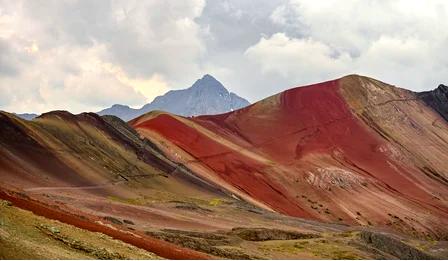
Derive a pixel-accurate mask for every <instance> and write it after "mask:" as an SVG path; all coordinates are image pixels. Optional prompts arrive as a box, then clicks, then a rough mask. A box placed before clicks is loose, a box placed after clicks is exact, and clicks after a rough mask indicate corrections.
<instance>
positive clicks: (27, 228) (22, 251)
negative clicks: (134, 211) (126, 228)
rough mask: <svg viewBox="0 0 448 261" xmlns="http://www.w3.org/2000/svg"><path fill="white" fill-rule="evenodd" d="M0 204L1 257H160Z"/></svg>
mask: <svg viewBox="0 0 448 261" xmlns="http://www.w3.org/2000/svg"><path fill="white" fill-rule="evenodd" d="M0 203H1V204H0V259H111V258H112V259H161V258H160V257H158V256H157V255H155V254H153V253H150V252H147V251H145V250H142V249H139V248H136V247H134V246H132V245H129V244H126V243H123V242H121V241H118V240H114V239H113V238H111V237H109V236H106V235H104V234H101V233H93V232H89V231H86V230H83V229H79V228H76V227H74V226H71V225H67V224H64V223H61V222H58V221H54V220H50V219H46V218H43V217H40V216H37V215H34V214H33V213H32V212H29V211H26V210H22V209H19V208H16V207H14V206H10V204H8V203H7V202H6V201H3V200H1V201H0Z"/></svg>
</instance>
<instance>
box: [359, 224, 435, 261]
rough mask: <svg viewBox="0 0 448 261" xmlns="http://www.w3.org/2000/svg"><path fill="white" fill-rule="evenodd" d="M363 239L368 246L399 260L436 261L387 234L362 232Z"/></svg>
mask: <svg viewBox="0 0 448 261" xmlns="http://www.w3.org/2000/svg"><path fill="white" fill-rule="evenodd" d="M361 239H362V240H363V241H364V242H366V243H367V244H370V245H372V246H373V247H375V248H377V249H379V250H381V251H383V252H386V253H388V254H391V255H393V256H395V257H397V258H398V259H408V260H414V259H420V260H421V259H435V258H434V257H433V256H430V255H428V254H426V253H424V252H422V251H420V250H418V249H417V248H415V247H412V246H410V245H408V244H406V243H403V242H402V241H400V240H399V239H398V238H395V237H393V236H391V235H389V234H386V233H378V232H371V231H362V232H361Z"/></svg>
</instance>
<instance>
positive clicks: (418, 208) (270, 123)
mask: <svg viewBox="0 0 448 261" xmlns="http://www.w3.org/2000/svg"><path fill="white" fill-rule="evenodd" d="M436 98H437V99H438V96H437V95H436ZM432 108H433V107H430V106H427V103H425V102H424V101H423V100H422V99H421V98H419V97H417V94H415V93H412V92H409V91H406V90H403V89H399V88H396V87H393V86H390V85H387V84H384V83H381V82H379V81H376V80H373V79H369V78H366V77H359V76H348V77H344V78H341V79H338V80H334V81H330V82H325V83H321V84H316V85H312V86H305V87H300V88H295V89H291V90H288V91H285V92H283V93H280V94H278V95H275V96H272V97H269V98H267V99H265V100H263V101H261V102H258V103H255V104H253V105H251V106H249V107H246V108H243V109H240V110H236V111H233V112H229V113H226V114H221V115H208V116H198V117H189V118H185V117H181V116H176V115H173V114H169V113H166V112H162V111H152V112H150V113H148V114H145V115H143V116H141V117H139V118H137V119H135V120H132V121H131V122H130V125H129V124H127V123H125V122H124V121H123V120H121V119H119V118H117V117H115V116H102V117H101V116H98V115H96V114H94V113H81V114H78V115H73V114H71V113H68V112H65V111H53V112H49V113H44V114H42V115H41V116H39V117H37V118H35V119H34V120H32V121H26V120H22V119H20V118H19V117H17V116H15V115H13V114H10V113H6V112H0V177H1V179H0V199H2V200H0V209H1V211H0V241H1V242H5V244H1V245H0V257H4V258H16V257H17V258H18V257H23V258H25V257H26V258H57V257H64V256H79V257H85V258H98V257H99V256H109V257H117V258H118V257H139V256H146V257H148V258H153V257H156V256H159V257H163V258H176V259H179V258H180V259H189V258H194V259H208V258H221V259H222V258H229V259H252V258H257V259H314V258H320V259H341V258H342V259H359V258H360V259H384V258H387V259H393V258H401V259H407V258H411V259H412V258H414V259H415V258H418V259H422V258H423V259H430V258H436V257H437V258H446V256H447V255H448V251H447V249H448V247H447V246H448V242H447V241H446V240H447V231H446V227H447V226H446V225H447V224H446V222H447V220H448V219H447V198H446V195H448V193H447V184H446V179H447V177H446V169H447V168H446V165H445V164H446V162H448V161H447V159H446V157H447V155H446V153H445V151H446V149H447V148H446V146H447V144H448V143H446V142H445V141H446V140H448V137H447V131H446V130H447V123H446V121H445V120H444V119H443V118H442V117H441V116H440V115H439V114H438V113H437V112H436V111H435V110H434V109H432ZM421 137H425V138H424V139H422V138H421ZM24 210H27V211H24ZM28 211H31V212H28ZM248 221H250V222H248ZM71 226H74V227H76V228H73V227H71ZM92 232H94V233H92ZM15 242H18V243H15ZM126 244H130V245H133V246H134V247H137V248H139V249H140V250H141V251H136V250H132V247H130V246H129V245H126ZM18 249H26V251H27V253H28V254H24V255H22V256H20V255H18V254H17V255H16V254H15V253H16V252H17V251H18Z"/></svg>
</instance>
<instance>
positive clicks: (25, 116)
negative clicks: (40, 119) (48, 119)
mask: <svg viewBox="0 0 448 261" xmlns="http://www.w3.org/2000/svg"><path fill="white" fill-rule="evenodd" d="M14 114H15V115H17V116H19V117H20V118H22V119H24V120H29V121H30V120H32V119H34V118H36V117H37V116H39V115H37V114H35V113H14Z"/></svg>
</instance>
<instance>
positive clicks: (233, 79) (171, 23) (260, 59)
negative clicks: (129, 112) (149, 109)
mask: <svg viewBox="0 0 448 261" xmlns="http://www.w3.org/2000/svg"><path fill="white" fill-rule="evenodd" d="M447 47H448V1H444V0H442V1H435V0H434V1H431V0H427V1H412V0H403V1H389V0H382V1H371V0H362V1H356V0H344V1H336V0H334V1H332V0H328V1H324V0H321V1H311V0H306V1H305V0H290V1H287V0H227V1H226V0H219V1H218V0H214V1H205V0H182V1H165V0H159V1H156V0H148V1H145V0H124V1H121V0H95V1H85V0H81V1H77V0H67V1H62V0H32V1H30V0H26V1H22V0H14V1H11V0H0V110H6V111H10V112H18V113H23V112H37V113H42V112H45V111H49V110H55V109H65V110H69V111H71V112H75V113H78V112H81V111H99V110H101V109H103V108H106V107H109V106H111V105H113V104H117V103H118V104H126V105H129V106H131V107H141V106H142V105H143V104H145V103H147V102H150V101H152V100H153V99H154V97H155V96H157V95H162V94H164V93H165V92H167V91H168V90H171V89H183V88H186V87H189V86H191V85H192V84H193V82H194V81H195V80H196V79H198V78H201V77H202V75H204V74H211V75H213V76H214V77H215V78H217V79H218V80H219V81H221V82H222V83H223V84H224V86H226V87H227V88H228V89H229V90H230V91H232V92H235V93H237V94H238V95H240V96H242V97H244V98H246V99H248V100H249V101H251V102H255V101H257V100H260V99H262V98H265V97H267V96H270V95H273V94H275V93H278V92H281V91H283V90H286V89H288V88H291V87H295V86H301V85H306V84H312V83H317V82H321V81H326V80H330V79H334V78H338V77H341V76H344V75H347V74H353V73H356V74H361V75H366V76H370V77H373V78H376V79H379V80H381V81H384V82H387V83H390V84H393V85H396V86H400V87H403V88H406V89H410V90H414V91H422V90H430V89H434V88H435V87H437V85H438V84H440V83H447V82H448V51H447Z"/></svg>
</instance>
